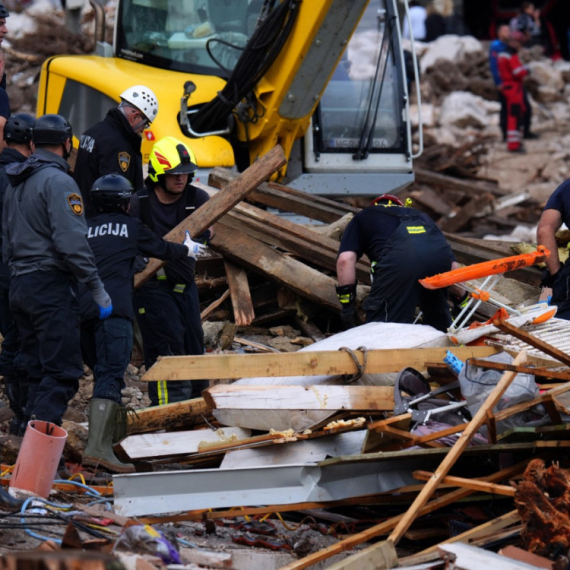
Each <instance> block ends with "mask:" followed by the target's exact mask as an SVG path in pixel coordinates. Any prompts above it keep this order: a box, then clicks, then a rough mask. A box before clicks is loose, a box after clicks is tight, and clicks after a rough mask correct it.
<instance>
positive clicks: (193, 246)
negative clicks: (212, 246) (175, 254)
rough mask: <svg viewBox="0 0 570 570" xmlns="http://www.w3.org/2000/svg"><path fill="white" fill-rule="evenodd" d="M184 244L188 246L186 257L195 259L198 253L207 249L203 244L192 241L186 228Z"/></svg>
mask: <svg viewBox="0 0 570 570" xmlns="http://www.w3.org/2000/svg"><path fill="white" fill-rule="evenodd" d="M184 245H185V246H186V247H187V248H188V257H191V258H192V259H196V258H197V257H198V254H199V253H204V252H205V251H206V250H207V249H208V248H207V247H206V246H205V245H204V244H202V243H198V242H197V241H193V240H192V238H191V237H190V232H189V231H188V230H186V238H185V239H184Z"/></svg>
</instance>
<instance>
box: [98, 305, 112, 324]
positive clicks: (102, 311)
mask: <svg viewBox="0 0 570 570" xmlns="http://www.w3.org/2000/svg"><path fill="white" fill-rule="evenodd" d="M112 312H113V305H112V304H111V305H109V306H108V307H101V305H99V319H100V320H102V321H104V320H105V319H106V318H107V317H110V316H111V313H112Z"/></svg>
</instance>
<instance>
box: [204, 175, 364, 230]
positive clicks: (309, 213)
mask: <svg viewBox="0 0 570 570" xmlns="http://www.w3.org/2000/svg"><path fill="white" fill-rule="evenodd" d="M236 176H237V174H236V173H235V172H233V171H231V170H228V169H226V168H220V167H216V168H214V169H213V170H212V171H211V172H210V176H209V177H208V184H209V185H210V186H213V187H214V188H219V189H222V188H225V187H226V186H227V185H228V184H229V183H230V182H231V181H232V180H234V179H235V177H236ZM248 199H249V200H252V201H255V202H259V203H260V204H264V205H265V206H269V207H271V208H277V209H279V210H283V211H284V212H293V213H294V214H298V215H300V216H306V217H307V218H310V219H312V220H317V221H320V222H325V223H327V224H330V223H332V222H335V221H336V220H338V219H339V218H341V217H342V216H344V215H345V214H347V213H349V212H352V213H357V212H359V211H360V208H353V207H352V206H349V205H348V204H344V203H342V202H335V201H334V200H329V199H328V198H323V197H322V196H315V195H313V194H308V193H306V192H302V191H300V190H295V189H293V188H289V187H287V186H284V185H282V184H277V183H275V182H269V183H265V182H262V183H261V184H260V185H259V186H258V187H257V188H256V189H255V190H254V191H253V192H252V193H251V194H250V195H249V196H248Z"/></svg>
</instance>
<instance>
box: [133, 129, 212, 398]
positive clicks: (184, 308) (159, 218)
mask: <svg viewBox="0 0 570 570" xmlns="http://www.w3.org/2000/svg"><path fill="white" fill-rule="evenodd" d="M197 169H198V166H197V165H196V159H195V157H194V153H193V152H192V151H191V150H190V149H189V148H188V147H187V146H186V145H185V144H184V143H182V142H181V141H179V140H177V139H175V138H174V137H164V138H163V139H161V140H159V141H157V142H156V144H155V145H154V147H153V149H152V152H151V153H150V160H149V166H148V173H149V176H148V178H147V180H146V186H145V188H144V189H143V190H140V191H139V192H137V193H136V194H134V195H133V198H132V200H131V205H130V214H131V215H133V216H136V217H138V218H140V219H141V220H142V222H143V223H144V224H146V225H147V226H148V227H149V228H150V229H151V230H153V231H154V232H155V233H156V234H157V235H158V236H159V237H162V236H164V235H165V234H167V233H168V232H169V231H170V230H171V229H173V228H174V227H175V226H177V225H178V224H179V223H180V222H181V221H182V220H184V219H185V218H187V217H188V216H189V215H190V214H192V213H193V212H194V211H195V210H196V209H197V208H199V207H200V206H201V205H202V204H204V203H205V202H206V201H207V200H208V195H207V193H206V192H204V191H203V190H200V189H199V188H195V187H194V186H192V184H191V180H192V178H193V175H194V172H196V170H197ZM211 235H212V228H210V229H209V230H207V231H206V232H205V234H204V235H202V236H193V237H195V239H196V240H197V241H198V242H203V241H204V240H207V239H208V238H209V237H211ZM194 269H195V260H194V259H192V258H187V259H184V260H179V261H176V262H172V263H169V264H168V265H166V266H165V267H164V269H163V270H160V271H159V272H158V273H157V274H156V276H155V277H154V278H152V279H150V280H149V281H147V282H146V283H145V284H144V285H142V286H141V287H139V288H138V289H137V290H136V291H135V295H134V306H135V313H136V317H137V322H138V325H139V328H140V331H141V335H142V340H143V353H144V360H145V365H146V367H147V369H148V368H150V366H152V365H153V364H154V363H155V362H156V359H157V358H158V357H159V356H170V355H176V356H181V355H185V354H203V352H204V333H203V331H202V323H201V321H200V305H199V300H198V289H197V287H196V283H195V281H194ZM205 387H207V383H206V382H203V381H202V382H196V381H193V382H190V381H176V382H167V381H161V382H151V383H150V384H149V390H148V391H149V397H150V399H151V402H152V404H153V405H162V404H168V403H171V402H179V401H182V400H187V399H189V398H192V397H195V396H196V395H199V394H200V392H201V390H203V389H204V388H205Z"/></svg>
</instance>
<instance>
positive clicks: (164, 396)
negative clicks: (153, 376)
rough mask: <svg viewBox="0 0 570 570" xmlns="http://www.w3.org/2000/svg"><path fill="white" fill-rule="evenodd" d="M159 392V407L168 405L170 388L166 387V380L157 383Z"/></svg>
mask: <svg viewBox="0 0 570 570" xmlns="http://www.w3.org/2000/svg"><path fill="white" fill-rule="evenodd" d="M157 390H158V405H159V406H164V404H168V386H167V385H166V380H159V381H158V382H157Z"/></svg>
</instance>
